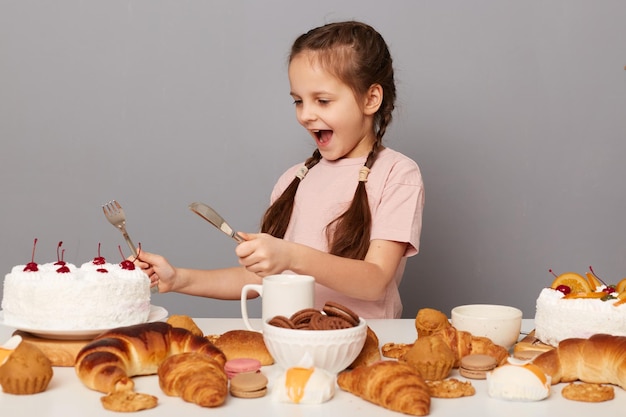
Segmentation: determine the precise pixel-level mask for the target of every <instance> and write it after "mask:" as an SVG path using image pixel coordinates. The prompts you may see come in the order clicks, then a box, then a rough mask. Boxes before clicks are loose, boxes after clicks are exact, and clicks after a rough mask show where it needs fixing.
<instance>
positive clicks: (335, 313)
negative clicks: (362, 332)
mask: <svg viewBox="0 0 626 417" xmlns="http://www.w3.org/2000/svg"><path fill="white" fill-rule="evenodd" d="M322 310H323V311H324V313H326V314H327V315H328V316H331V317H341V318H342V319H344V320H346V321H347V322H348V323H350V324H351V326H352V327H355V326H358V325H359V322H360V319H359V316H358V315H357V314H356V313H355V312H354V311H352V310H350V309H349V308H348V307H346V306H343V305H341V304H339V303H336V302H334V301H327V302H326V304H324V308H323V309H322Z"/></svg>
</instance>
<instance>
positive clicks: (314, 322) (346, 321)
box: [268, 301, 360, 330]
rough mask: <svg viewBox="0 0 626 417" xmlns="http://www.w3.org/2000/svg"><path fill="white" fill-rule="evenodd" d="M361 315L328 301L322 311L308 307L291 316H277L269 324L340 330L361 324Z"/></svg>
mask: <svg viewBox="0 0 626 417" xmlns="http://www.w3.org/2000/svg"><path fill="white" fill-rule="evenodd" d="M359 322H360V319H359V316H358V315H357V314H356V313H355V312H354V311H352V310H350V309H349V308H347V307H345V306H343V305H341V304H339V303H336V302H333V301H328V302H326V304H324V307H323V308H322V310H321V311H319V310H316V309H314V308H306V309H304V310H300V311H297V312H295V313H294V314H292V315H291V317H285V316H275V317H273V318H271V319H270V320H269V321H268V324H270V325H272V326H276V327H282V328H285V329H298V330H338V329H349V328H351V327H356V326H358V325H359Z"/></svg>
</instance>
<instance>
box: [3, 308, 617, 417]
mask: <svg viewBox="0 0 626 417" xmlns="http://www.w3.org/2000/svg"><path fill="white" fill-rule="evenodd" d="M195 321H196V323H197V324H198V326H200V328H202V330H203V331H204V332H205V334H221V333H223V332H225V331H227V330H232V329H244V328H245V327H244V324H243V320H241V319H195ZM253 322H254V320H253ZM257 324H258V322H257ZM368 324H369V325H370V327H371V328H372V329H373V330H374V331H375V332H376V334H377V335H378V337H379V339H380V343H381V345H382V344H384V343H387V342H396V343H410V342H413V341H415V338H416V331H415V327H414V321H413V320H411V319H401V320H370V321H368ZM259 325H260V324H259ZM532 328H533V323H532V320H524V323H523V325H522V331H523V332H529V331H530V330H532ZM14 330H15V329H12V328H9V327H6V326H3V325H0V343H4V341H6V340H7V339H8V338H9V337H10V336H11V334H12V333H13V331H14ZM263 372H264V373H265V374H266V375H267V376H268V378H269V379H270V386H269V388H270V391H271V380H272V379H273V377H274V376H275V375H276V374H277V373H279V370H278V369H277V367H276V366H269V367H264V369H263ZM452 376H456V377H458V373H457V372H456V370H454V371H453V375H452ZM472 384H473V385H474V386H475V388H476V395H474V396H472V397H465V398H458V399H439V398H433V399H432V400H431V407H430V415H431V416H464V415H465V416H475V415H479V416H482V417H489V416H493V417H503V416H506V417H516V416H520V417H528V416H533V417H540V416H546V417H548V416H549V417H555V416H569V417H571V416H591V415H597V416H617V415H622V414H623V412H624V411H623V410H624V407H625V406H626V392H625V391H624V390H622V389H621V388H619V387H615V399H614V400H612V401H607V402H604V403H595V404H594V403H580V402H575V401H569V400H566V399H564V398H563V397H562V396H561V393H560V391H561V389H562V387H563V386H564V384H559V385H555V386H553V387H552V392H551V395H550V397H549V398H547V399H545V400H543V401H539V402H528V403H523V402H509V401H503V400H499V399H495V398H490V397H489V396H488V395H487V387H486V382H485V381H477V380H473V381H472ZM135 386H136V391H138V392H145V393H149V394H152V395H155V396H157V397H158V398H159V405H158V406H157V407H156V408H154V409H151V410H144V411H141V414H139V415H140V416H141V417H150V416H168V417H170V416H175V415H184V416H185V417H194V416H202V417H206V416H208V415H210V416H254V417H264V416H268V417H281V416H288V417H294V416H295V417H306V416H316V417H317V416H319V415H326V416H348V415H351V416H359V417H369V416H372V417H373V416H376V417H381V416H402V415H403V414H400V413H397V412H393V411H389V410H386V409H384V408H382V407H379V406H376V405H373V404H370V403H368V402H366V401H364V400H362V399H360V398H358V397H356V396H354V395H352V394H349V393H347V392H344V391H342V390H340V389H339V388H337V391H336V394H335V397H334V398H333V399H332V400H330V401H329V402H326V403H324V404H320V405H296V404H285V403H277V402H274V401H272V399H271V392H270V393H268V395H267V396H265V397H263V398H260V399H239V398H234V397H230V396H229V397H228V399H227V401H226V403H225V404H224V405H222V406H221V407H218V408H212V409H206V408H202V407H199V406H197V405H195V404H191V403H186V402H184V401H183V400H182V399H181V398H178V397H168V396H166V395H165V394H164V393H163V392H162V391H161V389H160V388H159V385H158V380H157V377H156V376H155V375H151V376H143V377H135ZM101 396H102V394H101V393H99V392H95V391H91V390H89V389H87V388H86V387H85V386H84V385H82V383H81V382H80V381H79V379H78V378H77V377H76V375H75V373H74V369H73V368H62V367H55V368H54V377H53V378H52V381H51V382H50V385H49V386H48V389H47V390H46V391H44V392H43V393H40V394H35V395H25V396H18V395H10V394H5V393H0V415H2V416H18V415H36V416H38V417H48V416H50V417H52V416H59V417H84V416H90V417H97V416H107V417H111V416H113V415H116V414H115V413H113V412H111V411H107V410H105V409H104V408H102V406H101V404H100V397H101ZM320 413H322V414H320ZM118 415H119V414H118Z"/></svg>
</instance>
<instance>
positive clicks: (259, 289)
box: [241, 284, 263, 332]
mask: <svg viewBox="0 0 626 417" xmlns="http://www.w3.org/2000/svg"><path fill="white" fill-rule="evenodd" d="M251 291H254V292H256V293H258V294H259V295H260V296H263V285H259V284H246V285H244V286H243V288H242V289H241V317H242V318H243V322H244V324H245V325H246V328H247V329H248V330H252V331H255V332H261V330H258V329H255V328H254V327H252V324H250V321H249V320H248V293H249V292H251Z"/></svg>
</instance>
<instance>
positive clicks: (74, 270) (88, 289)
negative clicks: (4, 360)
mask: <svg viewBox="0 0 626 417" xmlns="http://www.w3.org/2000/svg"><path fill="white" fill-rule="evenodd" d="M36 243H37V239H35V244H34V245H33V255H32V258H31V261H30V262H29V263H27V264H25V265H17V266H14V267H13V268H12V270H11V272H10V273H8V274H6V276H5V278H4V293H3V298H2V312H3V316H4V324H5V325H8V326H12V327H16V328H20V329H33V330H94V329H96V330H97V329H110V328H113V327H120V326H127V325H133V324H138V323H143V322H146V321H147V320H148V316H149V314H150V279H149V278H148V276H147V275H146V274H145V273H144V272H143V271H142V270H140V269H135V266H134V264H133V263H132V262H130V261H122V262H120V263H119V264H114V263H110V262H107V261H106V260H105V259H104V258H103V257H102V256H100V246H99V245H98V256H97V257H95V258H94V259H93V260H92V261H89V262H85V263H84V264H82V265H81V266H80V267H77V266H75V265H74V264H71V263H68V262H65V261H64V260H63V256H62V255H60V254H59V249H60V247H61V243H59V246H58V247H57V261H56V262H49V263H44V264H37V263H36V262H35V256H34V253H35V249H34V248H35V246H36ZM61 254H62V252H61Z"/></svg>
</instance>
